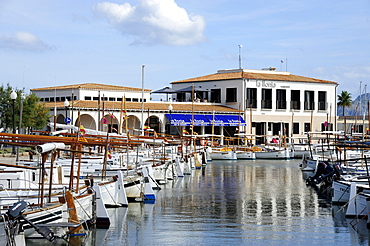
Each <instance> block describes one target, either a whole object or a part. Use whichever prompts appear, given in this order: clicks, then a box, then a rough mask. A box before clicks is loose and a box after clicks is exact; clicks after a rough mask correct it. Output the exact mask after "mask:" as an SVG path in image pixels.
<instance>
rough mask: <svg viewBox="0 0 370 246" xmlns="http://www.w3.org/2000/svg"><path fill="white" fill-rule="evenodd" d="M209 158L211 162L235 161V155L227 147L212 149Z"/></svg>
mask: <svg viewBox="0 0 370 246" xmlns="http://www.w3.org/2000/svg"><path fill="white" fill-rule="evenodd" d="M210 156H211V159H212V160H237V156H236V153H235V152H234V151H233V150H232V149H230V148H228V147H224V148H221V149H213V150H212V153H210Z"/></svg>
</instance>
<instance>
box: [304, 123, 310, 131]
mask: <svg viewBox="0 0 370 246" xmlns="http://www.w3.org/2000/svg"><path fill="white" fill-rule="evenodd" d="M304 131H305V132H310V131H311V123H304Z"/></svg>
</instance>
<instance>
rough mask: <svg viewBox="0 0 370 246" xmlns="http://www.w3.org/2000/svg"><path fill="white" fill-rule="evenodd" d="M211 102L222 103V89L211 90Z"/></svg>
mask: <svg viewBox="0 0 370 246" xmlns="http://www.w3.org/2000/svg"><path fill="white" fill-rule="evenodd" d="M211 102H214V103H220V102H221V89H211Z"/></svg>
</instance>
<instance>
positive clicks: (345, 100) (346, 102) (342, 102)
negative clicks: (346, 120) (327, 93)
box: [337, 91, 352, 116]
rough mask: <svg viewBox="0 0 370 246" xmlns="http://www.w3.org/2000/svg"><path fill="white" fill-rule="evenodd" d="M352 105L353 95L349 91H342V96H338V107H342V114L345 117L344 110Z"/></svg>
mask: <svg viewBox="0 0 370 246" xmlns="http://www.w3.org/2000/svg"><path fill="white" fill-rule="evenodd" d="M351 104H352V96H351V93H349V92H348V91H342V92H341V94H340V95H338V103H337V105H338V106H340V107H342V110H343V111H342V112H343V116H344V109H345V107H349V106H351Z"/></svg>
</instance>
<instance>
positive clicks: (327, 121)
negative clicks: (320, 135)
mask: <svg viewBox="0 0 370 246" xmlns="http://www.w3.org/2000/svg"><path fill="white" fill-rule="evenodd" d="M326 130H327V131H328V130H329V110H326Z"/></svg>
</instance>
